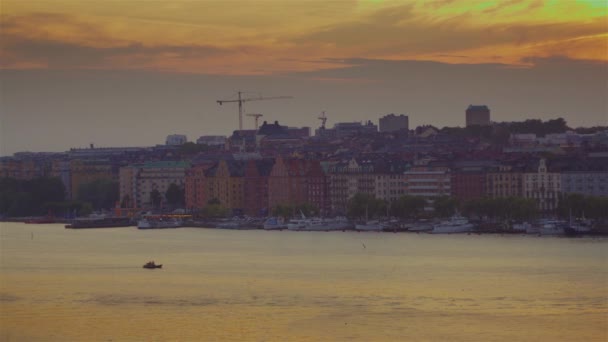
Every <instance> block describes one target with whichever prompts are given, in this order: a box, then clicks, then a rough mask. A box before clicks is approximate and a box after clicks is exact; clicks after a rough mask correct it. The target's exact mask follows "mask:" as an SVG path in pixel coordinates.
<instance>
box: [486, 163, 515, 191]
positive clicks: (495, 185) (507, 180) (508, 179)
mask: <svg viewBox="0 0 608 342" xmlns="http://www.w3.org/2000/svg"><path fill="white" fill-rule="evenodd" d="M486 194H487V196H488V197H491V198H498V197H522V196H523V173H522V172H521V171H519V170H516V169H514V168H513V167H512V166H510V165H501V166H499V167H498V170H496V171H493V172H489V173H488V174H487V175H486Z"/></svg>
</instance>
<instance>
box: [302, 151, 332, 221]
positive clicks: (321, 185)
mask: <svg viewBox="0 0 608 342" xmlns="http://www.w3.org/2000/svg"><path fill="white" fill-rule="evenodd" d="M307 163H308V167H307V168H306V175H305V176H306V190H307V193H306V198H307V202H308V203H310V204H312V205H313V206H314V207H315V208H317V209H319V213H320V214H321V215H322V216H327V215H329V214H330V211H331V206H330V202H329V180H328V178H327V175H326V174H325V172H324V171H323V167H322V166H321V162H320V161H318V160H309V161H307Z"/></svg>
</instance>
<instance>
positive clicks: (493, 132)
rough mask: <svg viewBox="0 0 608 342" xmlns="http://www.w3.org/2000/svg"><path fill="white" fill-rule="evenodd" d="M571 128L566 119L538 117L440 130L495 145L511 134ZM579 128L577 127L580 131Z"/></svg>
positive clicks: (543, 133) (504, 141) (557, 130)
mask: <svg viewBox="0 0 608 342" xmlns="http://www.w3.org/2000/svg"><path fill="white" fill-rule="evenodd" d="M600 129H601V127H594V128H592V129H586V130H585V129H580V130H582V131H581V133H582V132H585V133H592V132H596V131H598V130H600ZM568 130H570V128H569V127H568V124H567V122H566V120H564V119H563V118H557V119H553V120H547V121H542V120H538V119H530V120H525V121H518V122H499V123H496V124H494V125H490V126H478V125H473V126H468V127H444V128H442V129H441V130H440V132H441V133H445V134H448V135H452V136H458V137H462V138H475V139H480V140H481V141H485V142H489V143H492V144H495V145H504V144H506V143H507V142H508V141H509V137H510V136H511V134H527V133H532V134H536V135H537V136H539V137H544V136H545V135H547V134H553V133H565V132H566V131H568ZM578 130H579V129H577V132H578Z"/></svg>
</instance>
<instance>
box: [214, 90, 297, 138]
mask: <svg viewBox="0 0 608 342" xmlns="http://www.w3.org/2000/svg"><path fill="white" fill-rule="evenodd" d="M237 94H238V99H236V100H217V103H218V104H219V105H220V106H221V105H222V104H224V103H229V102H238V104H239V131H242V130H243V102H249V101H261V100H279V99H291V98H293V97H292V96H272V97H262V96H258V97H249V98H243V97H242V94H243V92H241V91H239V92H238V93H237Z"/></svg>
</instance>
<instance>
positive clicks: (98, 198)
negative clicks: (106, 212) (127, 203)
mask: <svg viewBox="0 0 608 342" xmlns="http://www.w3.org/2000/svg"><path fill="white" fill-rule="evenodd" d="M119 197H120V190H119V185H118V182H116V181H112V180H109V179H99V180H95V181H92V182H90V183H86V184H82V185H81V186H80V187H79V188H78V199H79V200H81V201H85V202H89V203H91V206H92V207H93V209H95V210H99V209H110V208H113V207H114V205H115V204H116V202H118V199H119Z"/></svg>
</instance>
